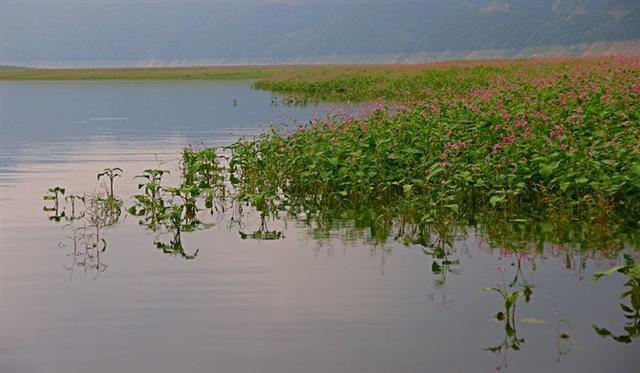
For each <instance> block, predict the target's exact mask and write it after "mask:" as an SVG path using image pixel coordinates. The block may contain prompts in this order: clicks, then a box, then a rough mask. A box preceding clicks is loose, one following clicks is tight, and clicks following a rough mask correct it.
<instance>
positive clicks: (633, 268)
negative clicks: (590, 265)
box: [593, 255, 640, 343]
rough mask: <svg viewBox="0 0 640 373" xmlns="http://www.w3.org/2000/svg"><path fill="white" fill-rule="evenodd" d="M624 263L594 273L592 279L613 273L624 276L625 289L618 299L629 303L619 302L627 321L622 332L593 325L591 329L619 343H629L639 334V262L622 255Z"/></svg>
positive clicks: (629, 256)
mask: <svg viewBox="0 0 640 373" xmlns="http://www.w3.org/2000/svg"><path fill="white" fill-rule="evenodd" d="M624 259H625V263H624V265H620V266H616V267H613V268H611V269H609V270H608V271H605V272H599V273H596V274H595V275H594V280H596V281H597V280H598V279H600V278H601V277H603V276H611V275H612V274H614V273H619V274H622V275H624V276H625V277H626V280H627V281H626V282H625V284H624V286H625V291H623V292H622V294H620V299H627V298H628V300H629V303H620V308H621V309H622V312H623V315H624V317H625V319H627V321H626V322H625V324H624V327H623V330H624V332H623V333H621V334H617V335H616V334H614V333H612V332H611V331H610V330H609V329H607V328H602V327H599V326H597V325H593V329H594V330H595V331H596V333H598V334H599V335H601V336H603V337H611V338H612V339H613V340H615V341H617V342H621V343H631V342H632V341H633V340H634V339H635V338H638V337H639V336H640V264H636V263H635V260H634V259H633V258H632V257H631V255H625V256H624Z"/></svg>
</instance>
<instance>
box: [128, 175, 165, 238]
mask: <svg viewBox="0 0 640 373" xmlns="http://www.w3.org/2000/svg"><path fill="white" fill-rule="evenodd" d="M168 174H169V170H160V169H147V170H144V172H143V173H142V174H141V175H138V176H136V177H135V178H140V179H143V180H144V181H143V182H141V183H140V184H138V190H142V191H143V194H136V195H134V196H133V198H134V199H135V200H136V203H135V204H134V205H133V206H131V207H129V209H128V212H129V213H130V214H132V215H135V216H144V217H145V219H144V220H143V221H141V222H140V223H141V224H143V225H145V226H147V227H148V228H150V229H151V230H156V229H157V227H158V223H159V220H160V216H163V214H164V212H165V201H164V199H163V192H164V189H163V187H162V185H161V183H162V177H163V176H164V175H168Z"/></svg>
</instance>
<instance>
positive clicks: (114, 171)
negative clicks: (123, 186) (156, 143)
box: [98, 167, 122, 200]
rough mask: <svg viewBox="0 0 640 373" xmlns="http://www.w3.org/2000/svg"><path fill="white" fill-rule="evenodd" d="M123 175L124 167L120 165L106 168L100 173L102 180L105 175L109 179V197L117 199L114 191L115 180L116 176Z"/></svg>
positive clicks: (99, 177)
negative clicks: (119, 166)
mask: <svg viewBox="0 0 640 373" xmlns="http://www.w3.org/2000/svg"><path fill="white" fill-rule="evenodd" d="M121 176H122V169H121V168H118V167H115V168H105V169H104V170H102V172H100V173H98V180H100V179H101V178H103V177H106V178H108V179H109V190H108V192H109V195H108V197H109V198H110V199H111V200H115V194H114V193H113V181H114V180H115V178H116V177H121Z"/></svg>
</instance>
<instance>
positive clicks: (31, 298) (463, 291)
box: [0, 82, 640, 373]
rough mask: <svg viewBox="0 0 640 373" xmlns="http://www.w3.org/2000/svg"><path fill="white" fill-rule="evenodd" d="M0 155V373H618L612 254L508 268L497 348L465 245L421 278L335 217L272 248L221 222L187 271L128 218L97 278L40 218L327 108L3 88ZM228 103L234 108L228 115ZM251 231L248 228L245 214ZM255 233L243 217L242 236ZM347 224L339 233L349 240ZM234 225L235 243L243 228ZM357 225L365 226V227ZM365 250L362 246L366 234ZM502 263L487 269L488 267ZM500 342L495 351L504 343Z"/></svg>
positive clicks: (496, 274)
mask: <svg viewBox="0 0 640 373" xmlns="http://www.w3.org/2000/svg"><path fill="white" fill-rule="evenodd" d="M0 88H1V92H0V104H1V112H2V133H1V135H2V152H1V154H0V187H1V188H2V189H1V196H0V198H1V203H2V206H1V207H2V216H1V220H0V224H1V235H2V237H1V244H2V248H1V257H0V259H1V277H0V280H1V284H0V285H1V286H0V291H1V293H0V302H1V303H0V307H1V308H0V311H1V320H0V321H1V334H0V371H2V372H3V373H11V372H88V371H91V372H94V373H98V372H153V373H160V372H178V371H181V372H425V371H433V372H460V371H493V370H495V369H506V370H511V371H518V372H520V371H531V372H539V371H576V372H601V371H611V372H631V371H634V370H635V369H637V367H638V366H640V349H639V345H638V342H637V341H634V342H631V343H629V344H622V343H617V342H616V341H614V340H613V339H611V338H603V337H601V336H599V335H597V334H596V333H595V332H594V329H593V327H592V325H598V326H601V327H607V328H609V329H610V330H611V331H612V332H614V333H615V334H621V333H622V332H623V330H622V327H623V326H624V324H625V322H626V320H625V318H624V315H623V313H622V311H621V309H620V307H619V303H620V299H619V294H620V293H621V292H622V291H623V289H624V288H623V283H624V279H623V278H622V277H620V276H614V277H611V278H606V279H602V280H600V281H598V282H593V281H592V280H591V277H592V274H593V272H594V271H597V270H603V269H606V268H608V267H610V266H612V265H614V264H617V263H618V261H619V256H618V255H616V254H614V255H609V256H607V255H604V254H598V253H580V252H579V251H566V250H565V248H563V247H558V246H554V245H551V244H547V245H545V247H544V249H543V250H542V251H540V252H539V253H538V254H537V255H535V256H533V257H525V258H520V265H521V273H520V274H519V281H526V282H527V283H528V284H531V285H532V287H533V295H532V297H531V301H530V302H525V301H524V299H520V300H519V301H518V303H517V312H516V322H515V323H514V325H515V329H516V338H518V339H520V338H522V339H523V340H522V341H520V343H519V350H518V351H516V350H514V349H513V348H506V347H505V346H503V347H502V348H500V349H499V351H495V352H491V351H488V350H487V349H489V348H494V350H497V348H496V347H498V346H501V345H502V344H503V342H505V341H507V342H509V341H512V340H513V335H510V333H509V332H507V330H506V328H505V324H504V322H500V321H497V320H496V319H495V317H494V315H495V314H496V312H498V311H501V310H503V308H504V307H503V303H502V299H501V298H500V296H499V295H498V294H497V293H494V292H484V291H482V290H481V288H482V287H483V286H494V283H495V282H496V281H501V282H505V281H510V280H511V279H512V278H513V277H514V276H515V275H516V273H517V271H516V266H515V264H517V263H518V260H517V258H516V257H514V256H513V255H509V254H507V253H505V252H504V251H501V250H499V247H498V248H496V247H494V246H493V245H489V244H488V243H487V241H486V240H485V239H483V238H482V237H481V236H480V235H475V234H473V233H472V232H471V233H470V234H467V235H464V236H460V238H459V239H457V240H456V241H455V243H454V245H453V247H452V248H450V250H449V255H450V257H451V258H454V259H455V260H459V264H456V265H455V266H451V268H449V270H448V271H444V272H442V273H440V272H439V271H434V269H433V263H432V256H429V255H425V252H424V250H423V248H422V247H421V246H418V245H402V244H400V243H394V242H392V241H390V242H387V243H384V244H380V243H377V244H375V243H372V242H371V241H370V240H367V239H360V238H355V239H349V238H348V237H349V234H348V233H349V232H350V231H352V230H351V229H350V228H349V227H350V225H349V222H346V228H344V229H338V230H336V231H334V232H332V233H331V234H329V235H324V236H323V237H322V238H319V237H318V236H317V235H316V234H313V231H311V230H310V229H308V228H307V227H305V226H304V224H302V223H301V222H297V221H287V222H275V223H273V224H274V225H275V226H276V227H278V229H282V230H283V231H284V237H285V238H284V239H282V240H275V241H257V240H243V239H241V238H240V235H239V234H238V228H237V227H233V226H231V227H230V225H229V224H228V222H227V221H225V220H223V219H221V220H219V221H216V223H217V224H216V225H215V226H213V227H212V228H210V229H207V230H201V231H197V232H193V233H188V234H185V235H184V236H183V241H184V246H185V247H186V248H187V249H186V250H187V251H189V252H194V251H195V249H199V251H198V255H197V257H195V258H194V259H193V260H185V259H184V258H182V257H181V256H173V255H166V254H164V253H163V252H162V251H160V250H158V249H157V248H156V246H155V245H154V241H155V240H158V239H161V237H160V238H159V237H157V235H154V233H151V232H148V231H145V230H144V229H142V227H140V226H139V225H138V222H137V220H138V219H137V218H136V217H134V216H125V217H124V218H123V220H122V222H121V223H120V224H119V225H117V226H114V227H111V228H109V229H107V230H105V231H104V232H103V234H104V238H105V240H106V242H107V243H108V244H107V248H106V250H105V251H104V252H103V253H102V254H101V258H100V261H101V264H100V266H99V268H98V269H96V268H94V267H91V266H88V265H87V266H84V267H83V266H81V265H78V264H79V263H78V260H79V259H78V258H76V257H75V256H73V255H70V252H71V251H70V250H71V240H70V239H69V236H70V235H71V232H72V230H71V227H69V226H68V225H67V223H69V222H65V221H64V220H63V221H61V222H59V223H56V222H52V221H49V220H48V219H47V215H46V213H45V212H43V210H42V208H43V205H44V202H43V201H42V195H43V194H44V193H45V192H46V190H47V188H49V187H51V186H54V185H61V186H65V187H66V188H67V191H68V193H69V192H73V193H83V192H91V191H94V190H96V189H97V188H98V187H99V184H97V182H96V173H97V172H98V171H100V170H102V169H103V168H105V167H121V168H122V169H123V170H124V177H123V178H121V179H118V181H117V184H116V192H117V194H118V195H120V196H122V197H123V199H124V200H125V203H126V204H127V205H130V199H129V196H131V195H133V194H135V193H136V185H137V181H135V180H133V179H132V178H133V176H134V175H136V174H139V173H140V172H141V171H142V170H144V169H146V168H157V167H162V168H167V169H171V170H173V172H172V175H171V178H173V180H175V178H176V176H175V175H176V174H177V173H178V162H177V159H178V157H179V152H180V150H181V149H182V148H183V147H184V146H187V145H194V146H198V145H201V144H202V145H213V146H216V145H224V144H228V143H230V142H232V141H234V140H235V139H237V138H239V137H241V136H250V135H252V134H256V133H258V132H260V131H261V125H262V124H264V123H292V118H297V119H298V120H301V121H305V120H308V119H309V118H312V117H313V116H314V115H318V116H320V115H323V113H324V112H325V111H326V110H327V109H329V107H328V106H310V107H304V108H291V107H283V106H273V105H272V102H271V95H270V94H269V93H265V92H260V91H255V90H252V89H251V88H250V83H249V82H207V83H180V82H175V83H156V82H144V83H140V82H135V83H133V82H131V83H130V82H115V83H114V82H108V83H107V82H77V83H76V82H65V83H55V82H37V83H31V82H25V83H17V82H2V83H0ZM234 100H235V103H234ZM254 220H255V219H254ZM252 224H253V225H254V226H257V225H259V222H257V221H251V220H249V221H248V222H247V225H249V226H251V225H252ZM352 226H353V225H351V227H352ZM249 230H250V229H249ZM365 231H366V230H365ZM364 236H365V237H366V232H365V233H364ZM580 263H583V264H584V265H581V264H580ZM501 265H505V267H501ZM507 344H508V343H507Z"/></svg>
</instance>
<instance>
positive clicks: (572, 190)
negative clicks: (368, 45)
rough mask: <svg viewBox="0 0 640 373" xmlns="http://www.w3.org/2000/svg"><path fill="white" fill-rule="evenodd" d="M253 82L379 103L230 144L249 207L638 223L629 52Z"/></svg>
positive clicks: (636, 116)
mask: <svg viewBox="0 0 640 373" xmlns="http://www.w3.org/2000/svg"><path fill="white" fill-rule="evenodd" d="M323 77H324V78H323ZM259 86H260V87H263V88H268V89H274V90H276V91H282V92H286V93H301V94H303V95H305V96H304V97H310V98H312V99H327V98H328V99H369V98H373V97H376V96H380V97H382V98H381V99H380V100H378V101H377V102H375V103H372V104H371V105H370V106H371V108H370V112H369V114H366V115H363V116H360V117H357V116H349V115H342V116H334V117H330V118H328V119H326V120H323V121H318V122H314V123H310V124H309V125H306V126H301V127H300V128H297V129H295V130H293V131H277V130H273V131H271V132H269V133H266V134H264V135H262V136H260V137H259V138H257V139H246V140H242V141H239V142H238V143H236V144H234V145H233V146H231V149H232V157H231V161H230V165H231V179H232V181H233V182H235V184H236V185H237V186H238V187H239V190H240V191H241V193H242V194H243V195H244V197H245V198H246V199H247V200H250V201H252V203H254V204H256V205H258V206H261V205H264V206H265V207H268V208H270V209H272V210H278V209H281V210H282V209H291V207H292V206H293V209H294V210H296V211H295V212H306V213H309V212H312V211H328V210H331V209H333V210H343V209H346V208H348V209H362V208H364V207H365V206H366V207H371V206H382V207H384V208H385V209H386V211H387V213H389V214H391V215H393V216H402V217H403V218H408V219H410V220H413V221H421V220H427V221H429V220H432V219H434V218H437V217H438V216H443V215H447V216H452V217H455V218H456V219H461V218H462V219H463V220H464V219H468V218H469V217H472V216H474V215H475V214H477V213H478V212H482V211H504V212H505V213H508V214H510V215H512V216H518V215H526V214H531V213H536V212H544V213H545V214H547V213H549V211H560V210H564V211H571V213H572V214H576V215H580V216H582V215H583V214H587V215H589V216H593V214H597V215H602V214H604V215H607V216H611V217H612V216H614V215H624V217H625V220H629V221H631V222H632V224H634V225H636V229H637V224H638V221H639V219H640V60H638V59H636V58H628V59H598V60H569V61H556V60H533V61H527V62H522V61H520V62H504V61H500V62H496V63H482V64H477V65H474V64H448V65H447V64H443V65H438V66H436V67H434V68H431V69H426V70H425V69H422V70H416V71H413V70H411V69H409V72H408V73H407V74H405V75H403V74H388V73H387V72H386V71H384V70H377V69H372V70H363V71H361V72H360V73H352V72H350V71H349V70H348V69H347V70H344V71H338V72H337V73H336V74H333V75H332V74H325V75H322V74H321V75H314V74H306V75H305V74H302V75H292V76H290V77H288V78H286V79H285V80H275V81H265V82H262V83H259ZM383 99H386V100H383ZM390 100H394V101H396V102H395V103H392V102H391V101H390ZM267 205H268V206H267ZM631 231H634V229H631Z"/></svg>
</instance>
